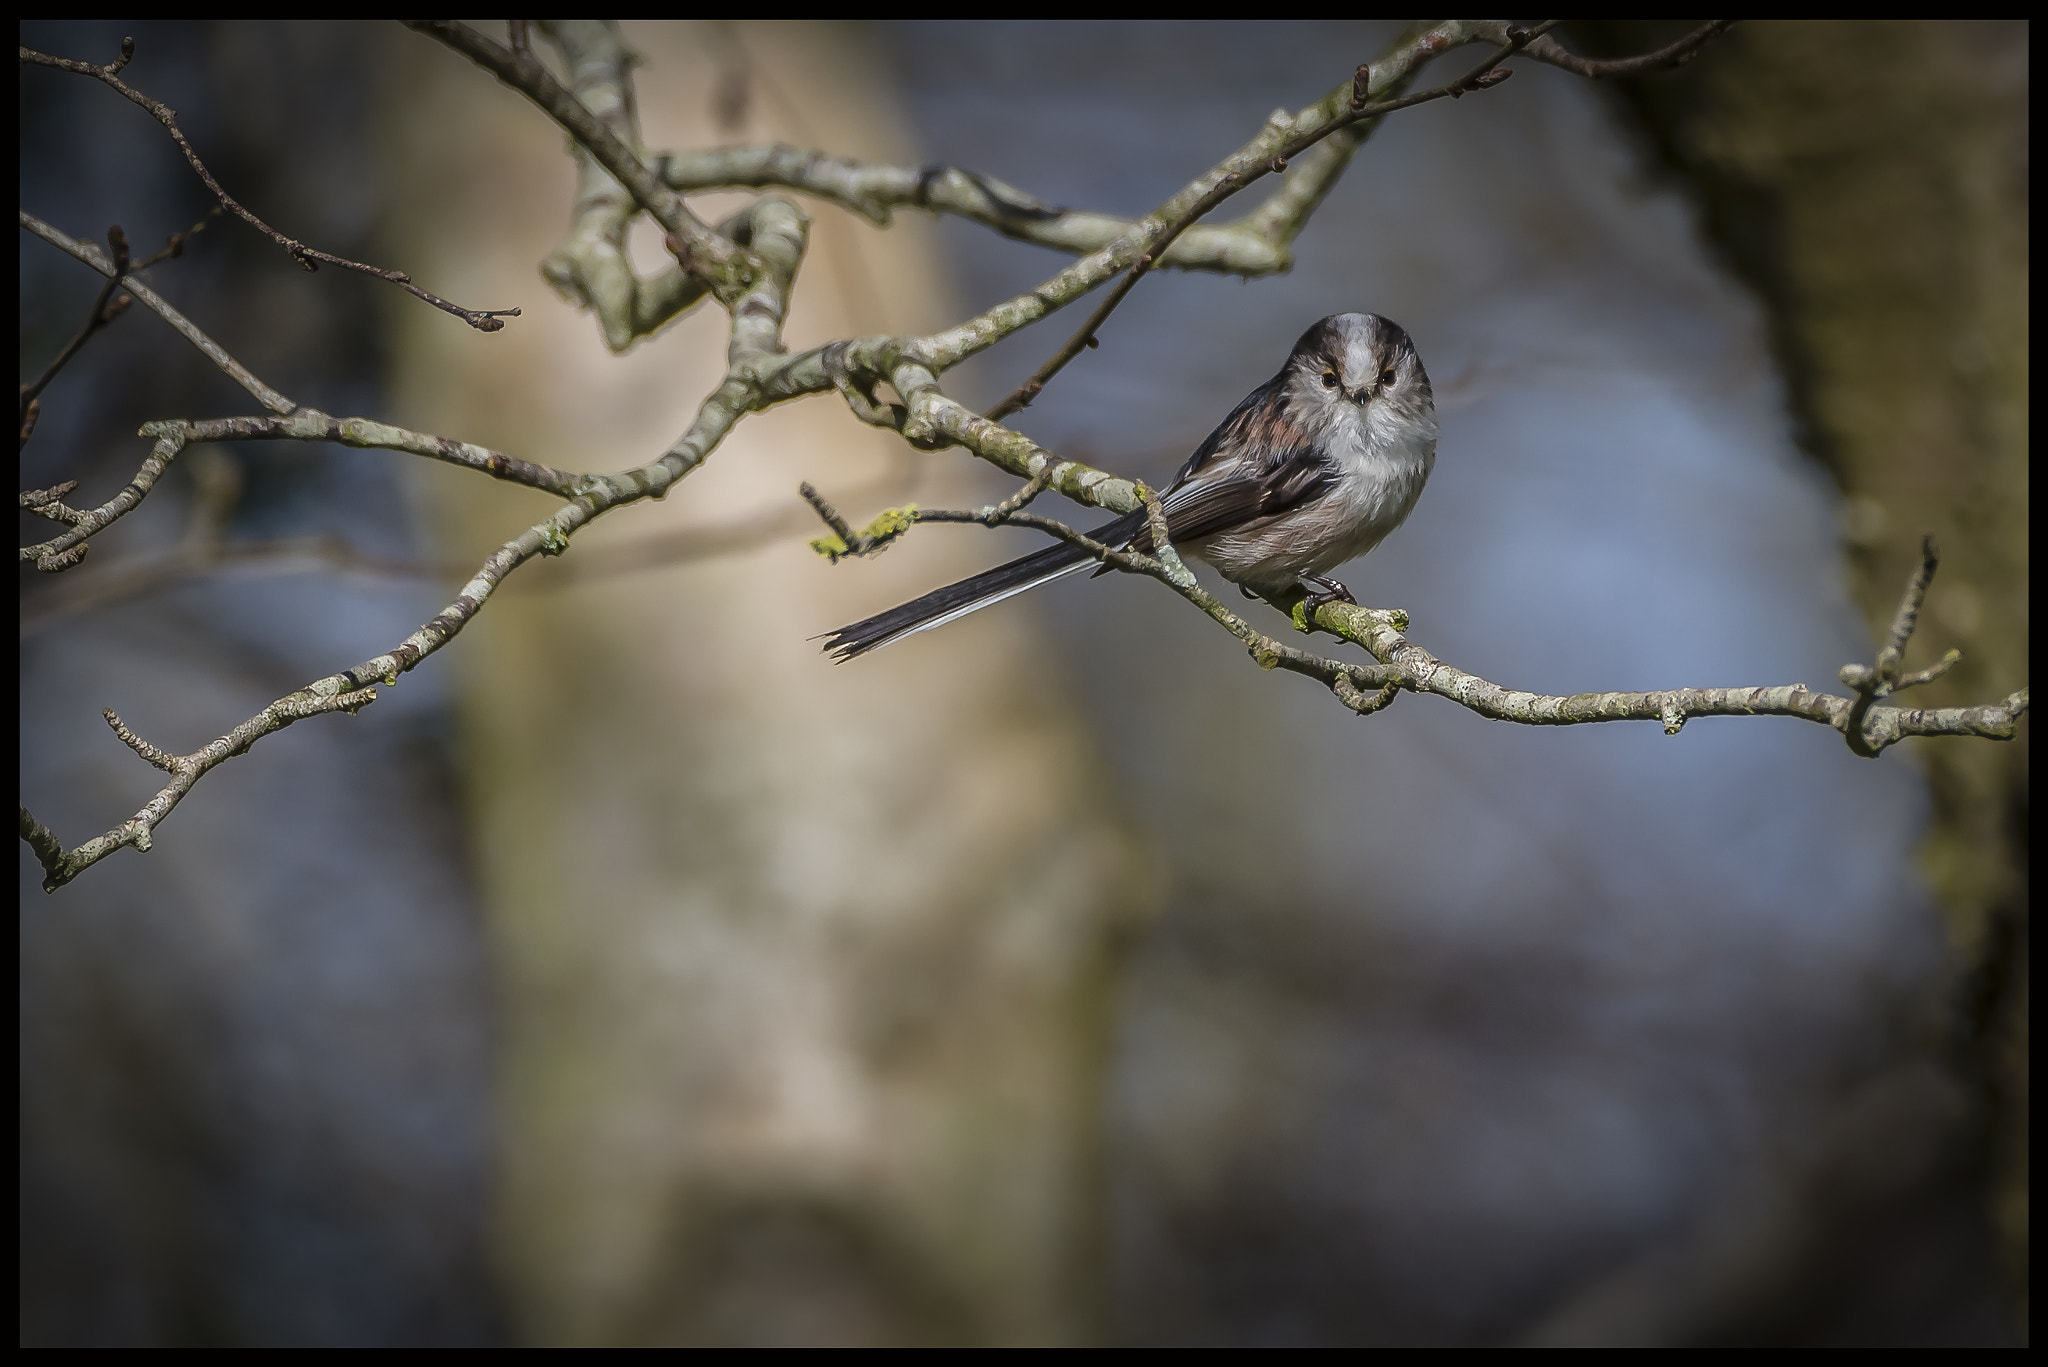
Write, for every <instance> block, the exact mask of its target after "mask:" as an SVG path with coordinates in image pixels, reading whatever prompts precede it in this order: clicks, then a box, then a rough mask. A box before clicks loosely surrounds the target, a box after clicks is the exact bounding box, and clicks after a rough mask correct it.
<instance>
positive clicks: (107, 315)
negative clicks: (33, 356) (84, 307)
mask: <svg viewBox="0 0 2048 1367" xmlns="http://www.w3.org/2000/svg"><path fill="white" fill-rule="evenodd" d="M107 245H108V246H110V247H112V248H113V249H114V269H113V272H112V273H111V274H109V275H108V276H107V283H106V284H105V285H104V286H103V287H102V288H101V289H100V292H99V297H98V298H96V299H94V300H93V301H92V311H91V312H90V313H88V314H86V315H85V326H84V327H82V328H80V329H79V330H78V335H77V336H75V337H73V338H72V339H71V340H70V341H69V342H68V343H66V344H65V346H64V349H63V350H62V351H60V352H58V353H57V354H56V356H55V357H54V358H52V360H51V361H50V363H49V364H48V365H47V366H45V367H43V373H42V374H40V375H38V376H37V377H36V378H35V379H34V380H32V381H31V382H29V383H28V384H25V385H23V386H22V387H21V426H22V428H23V431H22V442H23V444H26V443H27V441H28V433H29V432H30V431H32V430H33V429H34V424H33V423H31V422H30V421H29V416H28V409H29V405H30V404H32V403H34V402H35V401H36V396H37V395H39V394H41V393H42V392H43V391H44V390H45V389H47V388H49V387H50V381H52V380H54V379H56V378H57V372H58V371H60V370H62V369H63V368H64V367H65V366H66V365H68V364H70V361H71V358H72V357H73V356H76V355H77V354H78V353H79V352H80V351H81V350H83V349H84V347H85V344H86V342H87V340H88V339H90V338H91V337H92V335H93V334H94V333H95V332H98V331H99V330H100V329H101V328H103V327H105V326H106V325H107V324H109V323H111V322H113V321H114V319H115V318H117V317H119V316H120V314H121V311H122V310H123V309H125V308H127V307H128V302H129V299H130V296H128V295H125V294H124V295H120V296H119V297H116V296H115V294H114V291H115V290H117V289H119V288H120V285H121V277H122V276H123V275H125V274H127V272H128V235H127V234H126V233H124V232H122V231H121V225H120V224H118V223H116V224H115V225H114V226H113V227H111V228H109V229H107Z"/></svg>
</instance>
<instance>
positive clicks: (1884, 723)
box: [1289, 541, 2028, 759]
mask: <svg viewBox="0 0 2048 1367" xmlns="http://www.w3.org/2000/svg"><path fill="white" fill-rule="evenodd" d="M1935 564H1936V561H1935V555H1934V548H1933V544H1932V542H1931V541H1930V542H1929V543H1928V544H1927V546H1926V548H1925V554H1924V556H1923V558H1922V561H1921V564H1920V566H1919V567H1918V569H1917V570H1916V571H1915V573H1914V576H1913V580H1912V582H1911V583H1910V584H1909V585H1908V586H1907V588H1906V592H1905V595H1904V597H1903V598H1902V599H1901V600H1900V605H1899V612H1898V616H1897V618H1896V619H1895V620H1894V623H1893V628H1892V632H1891V636H1890V639H1889V640H1888V641H1887V642H1886V644H1885V646H1884V648H1883V649H1881V650H1880V651H1879V652H1878V656H1877V662H1876V664H1875V665H1874V666H1872V665H1861V664H1849V665H1844V666H1843V667H1842V670H1841V677H1842V681H1843V682H1844V683H1845V684H1848V685H1849V686H1850V687H1851V688H1852V689H1853V690H1855V692H1856V694H1857V696H1856V697H1854V698H1844V697H1839V696H1837V695H1834V694H1830V693H1818V692H1815V691H1814V690H1812V689H1810V688H1808V687H1807V686H1806V685H1805V684H1778V685H1774V686H1769V687H1752V688H1673V689H1662V690H1657V691H1653V692H1640V693H1634V692H1630V693H1574V694H1571V695H1570V696H1559V695H1555V694H1544V693H1528V692H1523V691H1521V690H1518V689H1509V688H1503V687H1502V686H1501V685H1499V684H1496V683H1491V682H1489V681H1487V680H1485V679H1482V678H1480V677H1479V676H1477V675H1476V674H1467V673H1466V672H1465V671H1463V670H1461V669H1458V668H1456V667H1454V666H1452V665H1447V664H1445V663H1444V662H1443V661H1441V660H1439V659H1437V658H1436V657H1435V656H1434V655H1432V654H1430V653H1429V652H1428V651H1427V650H1424V649H1423V648H1422V647H1421V646H1418V645H1416V644H1415V643H1414V642H1412V641H1410V640H1409V639H1408V638H1407V637H1406V636H1405V635H1403V634H1402V633H1403V631H1404V630H1405V622H1406V614H1391V613H1386V612H1381V611H1377V610H1375V609H1371V608H1362V607H1357V606H1355V605H1352V604H1349V603H1325V604H1323V605H1322V606H1320V607H1318V608H1317V609H1316V611H1315V622H1314V625H1315V627H1318V628H1321V629H1323V630H1326V631H1330V632H1332V633H1334V634H1336V635H1338V636H1341V637H1343V638H1344V639H1345V640H1347V641H1352V642H1354V643H1356V644H1358V645H1361V646H1364V647H1365V648H1366V649H1367V650H1368V651H1370V652H1371V653H1372V655H1373V658H1374V659H1376V660H1378V661H1379V662H1380V663H1381V664H1383V665H1385V666H1387V667H1388V668H1389V669H1391V670H1394V671H1396V673H1395V676H1394V681H1395V682H1396V683H1397V685H1398V686H1399V687H1400V688H1402V689H1404V690H1407V691H1409V692H1414V693H1434V694H1436V695H1437V696H1439V697H1443V698H1449V699H1450V700H1451V701H1453V702H1455V703H1458V704H1459V705H1460V706H1463V707H1466V708H1469V709H1470V710H1472V711H1474V712H1477V713H1478V714H1479V715H1481V716H1483V717H1490V718H1492V719H1494V720H1496V721H1511V722H1519V723H1521V724H1523V725H1526V726H1574V725H1579V724H1582V723H1587V722H1604V721H1654V722H1658V723H1661V724H1662V725H1663V727H1664V730H1665V733H1666V734H1667V735H1674V736H1675V735H1677V734H1678V732H1679V729H1680V728H1681V727H1683V726H1684V725H1685V723H1686V721H1687V720H1688V719H1689V718H1692V717H1759V716H1762V717H1799V718H1801V719H1803V720H1806V721H1812V722H1819V723H1820V724H1822V725H1823V726H1829V727H1832V728H1834V729H1835V730H1837V731H1840V732H1841V733H1842V734H1843V737H1844V739H1845V740H1846V741H1847V742H1848V745H1849V748H1850V749H1851V750H1852V751H1853V752H1855V753H1856V754H1858V755H1861V756H1864V757H1865V758H1871V759H1874V758H1876V757H1877V756H1878V755H1879V754H1881V753H1883V752H1884V750H1886V749H1887V748H1888V747H1890V746H1892V745H1896V744H1897V743H1898V742H1899V741H1901V740H1904V739H1905V738H1906V737H1908V736H1977V737H1981V738H1983V739H1986V740H2011V739H2012V737H2013V734H2014V731H2015V729H2016V728H2017V726H2018V723H2019V719H2020V718H2021V717H2022V716H2024V715H2026V712H2027V707H2028V690H2026V689H2024V688H2022V689H2020V690H2019V691H2018V692H2016V693H2013V694H2011V695H2009V696H2008V697H2006V698H2005V699H2004V700H2002V701H2000V702H1995V703H1986V704H1983V705H1981V706H1976V707H1933V708H1922V707H1899V706H1896V705H1888V706H1878V705H1877V704H1878V702H1879V700H1880V699H1883V698H1886V697H1889V696H1891V695H1892V694H1895V693H1896V692H1898V691H1899V690H1901V689H1905V688H1910V687H1913V686H1914V685H1916V684H1921V683H1926V682H1928V681H1929V680H1931V679H1934V678H1938V677H1940V675H1942V674H1943V673H1945V672H1947V670H1948V669H1949V668H1950V667H1951V666H1953V665H1954V663H1955V662H1956V661H1957V660H1958V659H1960V658H1961V654H1960V652H1957V651H1953V650H1952V651H1950V652H1948V653H1947V654H1946V655H1945V656H1943V658H1942V660H1941V661H1940V662H1939V663H1937V664H1935V665H1932V666H1930V667H1929V668H1927V669H1923V670H1919V671H1916V672H1914V673H1912V674H1902V673H1901V672H1900V669H1899V663H1900V660H1901V659H1902V658H1903V655H1904V652H1905V645H1906V641H1907V639H1908V638H1909V637H1910V636H1911V634H1912V630H1913V623H1914V620H1915V618H1916V617H1917V615H1918V613H1919V608H1920V604H1921V603H1922V602H1923V601H1924V600H1925V598H1926V595H1927V586H1928V583H1929V581H1931V580H1932V578H1933V576H1934V568H1935ZM1289 606H1291V607H1292V610H1293V613H1294V618H1295V622H1296V625H1297V626H1301V625H1304V623H1303V617H1302V611H1301V600H1300V599H1298V598H1297V599H1294V600H1292V602H1291V603H1290V604H1289Z"/></svg>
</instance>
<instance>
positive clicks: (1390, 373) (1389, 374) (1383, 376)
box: [1380, 366, 1394, 384]
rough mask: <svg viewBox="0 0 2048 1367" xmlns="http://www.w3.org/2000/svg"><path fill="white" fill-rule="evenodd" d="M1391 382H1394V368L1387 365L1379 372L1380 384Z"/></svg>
mask: <svg viewBox="0 0 2048 1367" xmlns="http://www.w3.org/2000/svg"><path fill="white" fill-rule="evenodd" d="M1393 382H1394V368H1393V367H1392V366H1388V367H1387V368H1386V369H1385V370H1382V371H1381V372H1380V383H1381V384H1392V383H1393Z"/></svg>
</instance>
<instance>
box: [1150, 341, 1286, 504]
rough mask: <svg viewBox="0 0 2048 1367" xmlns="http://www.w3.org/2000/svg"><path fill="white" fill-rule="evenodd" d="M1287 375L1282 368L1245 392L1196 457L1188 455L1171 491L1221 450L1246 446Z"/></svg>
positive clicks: (1239, 448) (1170, 486) (1204, 439)
mask: <svg viewBox="0 0 2048 1367" xmlns="http://www.w3.org/2000/svg"><path fill="white" fill-rule="evenodd" d="M1285 378H1286V372H1285V371H1282V372H1281V373H1280V374H1278V375H1275V376H1274V377H1273V378H1272V379H1270V380H1268V381H1266V382H1265V383H1264V384H1262V385H1260V386H1259V387H1258V388H1257V389H1254V390H1253V391H1252V392H1251V393H1249V394H1247V395H1245V396H1244V398H1243V400H1241V401H1240V402H1239V403H1238V405H1237V407H1235V408H1233V409H1231V410H1230V415H1229V416H1228V417H1226V418H1224V419H1223V421H1222V422H1219V423H1217V424H1216V428H1215V430H1214V431H1212V432H1210V433H1209V435H1208V436H1206V437H1204V438H1202V444H1201V445H1200V446H1197V447H1196V448H1195V453H1194V454H1193V455H1192V456H1189V457H1188V460H1187V464H1185V465H1183V466H1181V467H1180V469H1179V471H1178V472H1176V473H1175V475H1174V477H1173V483H1171V484H1169V485H1167V486H1166V488H1167V492H1168V493H1171V492H1173V490H1175V489H1178V488H1179V487H1180V486H1181V485H1183V484H1185V483H1187V482H1188V480H1189V479H1190V478H1191V477H1192V476H1194V475H1195V474H1196V473H1197V472H1199V471H1200V470H1201V469H1202V467H1203V466H1205V465H1207V464H1208V463H1209V461H1210V460H1211V459H1212V458H1213V457H1214V456H1215V455H1216V453H1217V452H1218V451H1219V450H1227V451H1237V450H1241V449H1243V447H1244V446H1245V445H1246V442H1245V435H1246V431H1245V430H1246V429H1247V428H1249V427H1251V426H1253V425H1254V424H1253V421H1252V420H1253V418H1254V417H1255V416H1256V415H1257V414H1258V413H1259V412H1260V411H1261V410H1263V409H1265V408H1266V407H1267V405H1268V404H1269V403H1270V402H1271V401H1272V399H1273V398H1274V396H1275V393H1276V391H1278V389H1279V388H1280V385H1281V383H1282V382H1283V381H1284V380H1285Z"/></svg>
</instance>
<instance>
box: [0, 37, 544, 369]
mask: <svg viewBox="0 0 2048 1367" xmlns="http://www.w3.org/2000/svg"><path fill="white" fill-rule="evenodd" d="M134 55H135V40H134V39H133V38H123V39H122V40H121V55H120V56H119V57H118V58H116V59H115V60H113V61H111V62H108V63H107V64H106V65H104V66H94V65H93V64H92V63H91V62H75V61H72V60H71V59H69V58H67V57H52V56H50V55H49V54H48V53H46V52H37V51H36V50H35V49H34V48H28V47H24V48H22V49H21V60H22V61H23V62H26V63H29V64H32V65H35V66H47V67H53V68H55V69H56V70H58V71H69V72H71V73H73V74H74V75H78V76H90V77H92V78H93V79H94V80H97V81H101V82H104V83H105V84H106V85H107V86H108V87H110V88H111V89H113V90H116V91H119V92H120V93H121V94H122V95H124V96H126V97H127V98H128V99H129V100H130V101H132V102H133V103H135V104H137V105H139V106H141V107H142V108H143V109H145V110H147V111H148V112H149V115H150V117H151V118H153V119H155V120H156V121H157V122H158V123H160V124H162V125H163V126H164V130H165V131H166V132H168V133H169V134H170V135H171V141H173V142H175V143H177V144H178V150H179V151H180V152H183V153H184V154H185V160H186V161H187V162H188V163H190V164H191V167H192V169H193V171H195V172H197V173H198V176H199V179H201V180H202V181H204V182H206V188H207V189H209V190H211V191H212V192H213V195H214V198H216V199H218V200H219V201H220V202H221V204H222V205H223V206H224V207H225V208H226V209H227V210H228V212H230V213H232V214H234V215H235V217H237V218H239V219H241V220H242V221H243V222H244V223H247V224H248V225H249V226H250V227H252V228H254V229H255V230H256V231H257V232H259V233H262V234H263V235H264V236H265V237H267V238H269V239H270V240H271V241H273V242H275V243H276V244H277V245H278V246H280V247H282V248H284V249H285V251H286V252H287V253H288V254H289V255H290V256H291V258H292V260H294V261H296V262H298V263H299V265H300V266H301V267H303V268H304V269H306V270H309V271H312V270H318V269H319V268H320V266H321V265H322V264H323V263H324V264H326V265H330V266H339V267H341V268H342V269H343V270H348V271H358V272H360V273H362V274H364V275H373V276H375V277H377V278H378V279H379V280H388V281H390V282H391V283H392V284H394V285H397V286H399V287H401V288H403V289H404V290H405V291H406V293H408V294H411V295H413V296H415V297H417V298H420V299H424V300H425V301H426V302H427V303H429V304H432V305H433V306H434V307H435V308H437V309H440V310H442V311H443V312H444V313H452V314H454V315H455V316H456V317H457V318H460V319H461V320H462V321H463V322H465V323H468V324H469V325H470V326H471V327H473V328H475V329H476V330H477V331H479V332H496V331H497V330H498V329H500V328H502V327H504V326H505V319H507V318H517V317H518V316H519V310H518V309H466V308H464V307H462V306H461V305H460V304H455V303H451V302H449V301H448V300H446V299H443V298H442V297H441V296H440V295H438V294H430V293H428V292H427V291H426V290H423V289H421V288H420V287H419V286H418V285H415V284H413V283H412V277H411V276H409V275H407V274H406V273H405V272H404V271H389V270H385V269H383V268H382V267H379V266H371V265H367V264H365V263H363V262H361V261H351V260H349V259H348V258H347V257H345V256H336V255H334V254H333V253H331V252H323V251H320V250H319V249H317V248H314V247H309V246H307V245H306V244H305V243H303V242H301V241H299V240H298V239H297V238H294V237H286V236H285V235H284V234H283V233H281V232H279V231H278V230H277V229H275V228H273V227H271V226H270V225H269V224H268V223H265V222H264V221H263V220H262V219H260V218H258V217H256V215H254V214H252V213H250V212H249V211H248V210H247V209H245V208H243V207H242V204H241V201H240V200H238V199H236V198H235V197H234V196H233V195H231V194H229V193H228V192H227V191H226V190H224V189H222V188H221V184H220V182H219V181H217V180H215V179H214V178H213V172H211V171H209V170H207V169H206V163H205V162H203V161H201V160H200V159H199V154H198V153H197V152H195V151H193V150H192V144H191V142H189V141H188V140H187V139H186V137H185V132H184V130H183V129H181V128H179V127H178V111H177V110H175V109H172V108H171V107H170V106H169V105H167V104H165V103H163V102H162V101H161V100H153V99H151V98H150V97H149V96H147V95H145V94H143V93H142V92H141V91H139V90H136V89H134V88H133V87H131V86H129V85H127V84H126V83H125V82H123V81H122V80H121V79H120V77H119V72H120V70H121V68H123V67H125V66H127V65H128V62H129V59H130V58H132V57H133V56H134Z"/></svg>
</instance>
